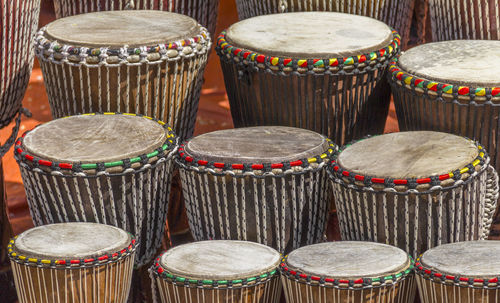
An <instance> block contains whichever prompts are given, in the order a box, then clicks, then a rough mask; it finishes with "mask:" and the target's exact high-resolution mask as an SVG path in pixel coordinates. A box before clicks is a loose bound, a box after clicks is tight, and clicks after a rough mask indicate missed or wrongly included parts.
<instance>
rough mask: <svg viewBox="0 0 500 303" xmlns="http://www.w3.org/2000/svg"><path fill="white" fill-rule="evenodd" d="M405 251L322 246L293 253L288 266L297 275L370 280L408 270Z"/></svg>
mask: <svg viewBox="0 0 500 303" xmlns="http://www.w3.org/2000/svg"><path fill="white" fill-rule="evenodd" d="M410 262H411V260H410V258H409V257H408V254H406V253H405V252H404V251H403V250H401V249H399V248H397V247H393V246H389V245H386V244H381V243H374V242H355V241H341V242H328V243H320V244H314V245H309V246H304V247H301V248H299V249H297V250H295V251H292V252H291V253H290V254H289V255H288V258H287V260H286V264H287V266H288V267H289V268H290V269H293V270H294V271H297V272H300V273H305V274H308V275H315V276H322V277H328V278H345V279H349V278H370V277H381V276H386V275H391V274H396V273H399V272H401V271H404V270H406V269H408V267H409V266H410Z"/></svg>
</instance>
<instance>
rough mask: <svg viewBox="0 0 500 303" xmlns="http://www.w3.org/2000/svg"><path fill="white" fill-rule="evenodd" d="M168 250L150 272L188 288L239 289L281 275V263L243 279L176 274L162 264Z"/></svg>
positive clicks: (265, 281) (168, 281)
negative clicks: (215, 278)
mask: <svg viewBox="0 0 500 303" xmlns="http://www.w3.org/2000/svg"><path fill="white" fill-rule="evenodd" d="M165 253H167V251H165V252H163V253H162V254H161V255H160V256H158V258H156V259H155V262H154V264H153V265H152V266H151V268H150V272H151V273H152V274H153V275H154V276H155V277H159V278H161V279H162V280H164V281H166V282H167V283H172V284H174V285H176V286H182V287H188V288H202V289H227V288H230V289H237V288H246V287H254V286H257V285H260V284H264V283H267V282H269V281H271V280H272V279H274V278H276V277H277V276H279V265H276V267H275V268H274V269H272V270H267V271H266V272H264V273H262V274H260V275H255V276H251V277H245V278H242V279H229V280H211V279H192V278H190V277H186V276H182V275H175V274H172V273H170V272H169V271H168V270H167V269H165V268H164V267H163V266H162V265H161V262H160V260H161V258H162V257H163V255H164V254H165Z"/></svg>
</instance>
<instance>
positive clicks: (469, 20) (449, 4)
mask: <svg viewBox="0 0 500 303" xmlns="http://www.w3.org/2000/svg"><path fill="white" fill-rule="evenodd" d="M428 1H429V15H430V20H431V30H432V40H433V41H444V40H459V39H460V40H461V39H464V40H469V39H481V40H498V39H500V20H499V18H500V13H499V7H498V5H499V4H498V1H496V0H474V1H460V0H428Z"/></svg>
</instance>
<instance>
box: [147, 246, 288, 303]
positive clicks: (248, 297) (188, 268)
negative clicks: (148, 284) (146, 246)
mask: <svg viewBox="0 0 500 303" xmlns="http://www.w3.org/2000/svg"><path fill="white" fill-rule="evenodd" d="M280 260H281V256H280V254H279V253H278V252H277V251H276V250H274V249H272V248H270V247H267V246H264V245H262V244H258V243H253V242H246V241H228V240H215V241H201V242H194V243H190V244H185V245H181V246H177V247H174V248H172V249H170V250H168V251H166V252H165V253H164V254H163V255H161V256H160V257H159V258H158V259H156V262H155V264H154V265H153V267H152V268H151V279H152V280H153V283H154V290H153V291H154V292H155V293H156V289H157V290H158V293H159V297H160V299H161V302H162V303H202V302H203V303H279V300H280V296H281V282H280V278H279V271H278V265H279V263H280ZM156 300H157V299H155V301H156Z"/></svg>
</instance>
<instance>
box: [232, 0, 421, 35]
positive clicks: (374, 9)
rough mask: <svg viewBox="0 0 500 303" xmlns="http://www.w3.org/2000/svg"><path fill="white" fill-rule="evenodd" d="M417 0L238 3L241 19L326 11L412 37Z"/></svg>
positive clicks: (247, 0)
mask: <svg viewBox="0 0 500 303" xmlns="http://www.w3.org/2000/svg"><path fill="white" fill-rule="evenodd" d="M414 2H415V0H382V1H381V0H361V1H360V0H340V1H338V0H336V1H324V0H312V1H311V0H271V1H268V0H266V1H264V0H236V6H237V8H238V15H239V17H240V20H243V19H247V18H251V17H255V16H260V15H269V14H277V13H292V12H307V11H326V12H339V13H346V14H353V15H363V16H367V17H371V18H374V19H378V20H380V21H382V22H384V23H386V24H388V25H389V26H391V27H393V28H395V29H396V30H397V31H398V32H399V33H401V35H402V36H403V37H405V38H408V37H409V34H410V24H411V19H412V15H413V11H412V10H413V6H414Z"/></svg>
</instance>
